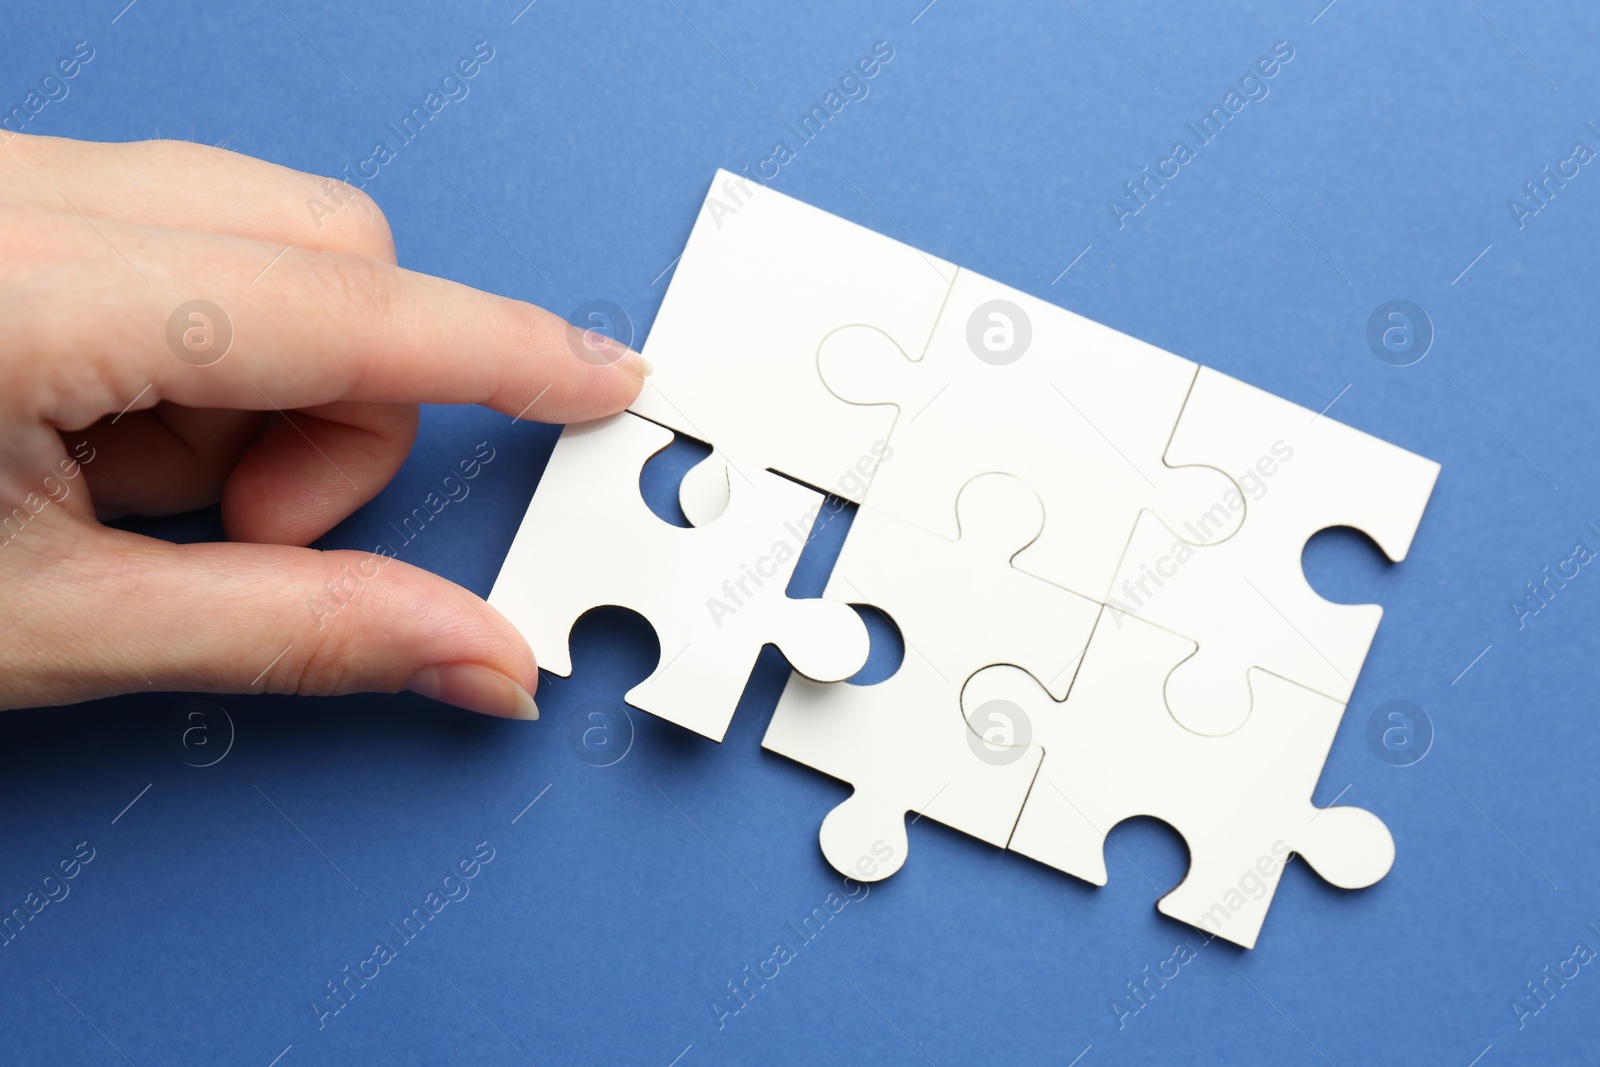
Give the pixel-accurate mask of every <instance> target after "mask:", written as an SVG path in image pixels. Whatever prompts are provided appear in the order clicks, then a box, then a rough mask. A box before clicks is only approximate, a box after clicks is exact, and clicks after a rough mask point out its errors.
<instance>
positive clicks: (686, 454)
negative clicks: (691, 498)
mask: <svg viewBox="0 0 1600 1067" xmlns="http://www.w3.org/2000/svg"><path fill="white" fill-rule="evenodd" d="M709 455H711V446H710V445H708V444H705V443H704V442H702V441H696V440H695V439H694V438H693V437H689V436H688V435H686V434H681V433H679V434H673V435H672V444H670V445H668V446H667V447H666V448H664V449H662V450H661V451H660V452H657V453H656V454H655V455H653V456H651V457H650V458H649V459H647V460H645V463H644V467H643V468H641V469H640V471H639V495H640V496H642V497H643V498H644V502H645V506H646V507H648V508H649V509H650V511H651V512H652V513H653V514H654V515H655V517H656V518H658V519H660V520H661V521H662V522H665V523H670V524H672V525H673V526H679V527H682V528H684V529H688V528H689V527H690V526H692V525H693V524H692V523H691V522H690V521H689V519H688V517H687V516H685V515H684V513H683V505H682V504H680V503H679V502H678V487H679V486H680V485H681V484H683V476H684V473H685V472H686V471H688V469H689V468H690V467H693V466H694V465H695V464H697V463H699V462H700V461H701V460H703V459H705V458H706V457H707V456H709Z"/></svg>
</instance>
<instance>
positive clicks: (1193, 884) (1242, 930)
mask: <svg viewBox="0 0 1600 1067" xmlns="http://www.w3.org/2000/svg"><path fill="white" fill-rule="evenodd" d="M1193 650H1194V644H1193V643H1192V642H1190V641H1188V640H1186V639H1185V638H1183V637H1180V636H1178V635H1177V634H1173V633H1170V632H1168V631H1166V630H1163V629H1161V628H1159V627H1156V626H1152V625H1150V624H1149V623H1145V622H1141V621H1140V620H1138V619H1134V618H1130V617H1125V616H1124V617H1118V616H1116V615H1114V614H1113V613H1112V612H1111V611H1109V610H1108V611H1106V612H1105V613H1104V614H1103V615H1102V616H1101V618H1100V623H1099V625H1098V626H1097V627H1096V628H1095V632H1094V636H1093V638H1091V640H1090V642H1089V651H1088V652H1087V653H1086V654H1085V656H1084V660H1083V665H1082V666H1081V667H1080V668H1079V670H1078V674H1077V677H1076V679H1075V680H1074V682H1073V685H1072V692H1071V694H1070V695H1069V696H1068V697H1067V699H1066V701H1065V702H1063V703H1057V702H1056V701H1055V700H1054V699H1052V697H1051V696H1050V694H1049V693H1047V692H1045V690H1044V689H1042V688H1041V687H1040V686H1039V684H1038V682H1037V681H1035V680H1034V679H1033V678H1032V677H1030V676H1029V675H1028V674H1026V673H1024V672H1022V671H1020V670H1018V669H1017V668H1015V667H1004V666H1001V667H991V668H988V669H986V670H983V671H980V672H978V673H977V674H975V675H973V676H972V678H971V680H970V681H969V682H968V684H967V686H966V690H965V692H964V693H963V694H962V706H963V709H964V710H965V712H966V714H967V715H968V716H969V717H971V718H972V719H982V718H987V717H991V716H993V715H994V714H996V713H995V711H994V708H995V706H996V705H999V706H1002V707H1004V708H1006V709H1007V711H1006V712H1005V713H1006V714H1009V715H1012V716H1014V717H1018V718H1020V719H1021V720H1023V721H1027V722H1030V723H1031V725H1032V730H1033V737H1034V743H1035V744H1038V745H1041V746H1042V747H1043V748H1044V758H1043V760H1042V761H1041V763H1040V766H1039V774H1038V777H1037V778H1036V779H1035V781H1034V783H1033V788H1032V790H1031V791H1030V792H1029V794H1028V798H1027V802H1026V804H1024V806H1023V808H1022V815H1021V818H1020V819H1019V820H1018V822H1017V825H1016V830H1015V832H1014V833H1013V834H1012V836H1011V842H1010V848H1011V849H1012V851H1014V852H1020V853H1022V854H1023V855H1026V856H1031V857H1032V858H1034V859H1036V860H1038V861H1040V862H1041V863H1046V864H1048V865H1050V866H1052V867H1055V868H1056V869H1058V870H1062V871H1065V872H1067V873H1068V874H1072V875H1075V876H1077V877H1079V878H1082V879H1084V880H1085V881H1088V882H1092V883H1094V884H1095V885H1105V884H1106V863H1105V847H1106V835H1107V834H1108V833H1110V832H1111V829H1112V828H1113V827H1114V826H1116V825H1117V824H1118V823H1120V822H1122V821H1123V820H1124V819H1129V818H1132V817H1134V816H1137V815H1149V816H1154V817H1155V818H1157V819H1160V820H1161V821H1163V822H1165V823H1167V824H1168V825H1169V826H1171V827H1173V828H1174V829H1175V830H1177V831H1178V833H1179V834H1180V835H1182V837H1183V839H1184V841H1185V843H1186V844H1187V845H1188V846H1189V871H1188V874H1187V875H1186V876H1185V877H1184V879H1183V882H1182V883H1180V884H1179V886H1178V887H1177V888H1176V889H1174V890H1172V892H1170V893H1168V894H1167V895H1166V896H1165V897H1163V898H1162V899H1161V901H1160V903H1159V904H1158V907H1159V909H1160V910H1161V912H1162V913H1163V914H1165V915H1170V916H1171V917H1172V918H1174V919H1178V920H1180V921H1182V922H1186V923H1188V924H1189V925H1191V926H1196V927H1199V928H1200V929H1202V930H1205V931H1207V932H1208V933H1211V934H1213V935H1215V936H1218V937H1222V938H1225V939H1227V940H1229V941H1232V942H1234V943H1235V944H1239V945H1243V946H1244V947H1246V948H1253V947H1254V946H1255V943H1256V937H1257V936H1258V935H1259V933H1260V931H1261V924H1262V922H1263V921H1264V920H1265V919H1266V915H1267V909H1268V908H1269V907H1270V906H1271V904H1272V897H1273V894H1274V893H1276V891H1277V887H1278V882H1279V880H1280V878H1281V877H1282V873H1283V866H1284V864H1285V863H1286V862H1287V861H1288V859H1289V857H1290V854H1291V853H1293V854H1295V855H1299V856H1301V857H1302V858H1303V859H1305V860H1306V862H1307V863H1309V864H1310V865H1311V867H1312V868H1313V869H1314V870H1316V872H1317V873H1318V874H1320V875H1321V876H1322V877H1323V878H1324V879H1326V880H1327V881H1329V882H1331V883H1333V884H1334V885H1337V886H1340V887H1342V888H1345V889H1357V888H1361V887H1364V886H1369V885H1372V884H1373V883H1374V882H1376V881H1378V880H1379V879H1380V878H1382V877H1383V876H1384V875H1385V874H1387V873H1388V871H1389V867H1390V865H1391V864H1392V863H1393V862H1394V840H1393V838H1391V837H1390V836H1389V831H1388V828H1387V827H1385V826H1384V825H1383V823H1382V822H1381V821H1379V819H1378V818H1377V816H1375V815H1373V814H1371V813H1370V812H1368V811H1365V810H1363V809H1361V808H1352V807H1332V808H1317V807H1315V806H1313V805H1312V803H1311V793H1312V790H1313V789H1315V788H1316V784H1317V779H1318V778H1319V777H1320V776H1321V774H1322V766H1323V763H1324V762H1325V761H1326V760H1327V758H1328V750H1329V748H1330V747H1331V746H1332V744H1333V736H1334V733H1335V731H1337V730H1338V728H1339V720H1340V718H1341V717H1342V716H1343V714H1344V705H1342V704H1341V703H1339V702H1338V701H1335V700H1330V699H1328V698H1327V697H1325V696H1322V695H1321V694H1318V693H1314V692H1312V691H1311V690H1309V689H1307V688H1305V687H1304V686H1299V685H1295V684H1294V683H1292V682H1288V681H1285V680H1284V679H1282V678H1279V677H1276V676H1274V675H1271V674H1268V673H1267V672H1265V671H1261V670H1252V671H1251V672H1250V677H1249V684H1250V689H1251V692H1252V694H1253V696H1254V701H1255V704H1254V709H1253V711H1252V712H1251V714H1250V718H1249V720H1248V721H1247V722H1246V723H1245V724H1244V725H1243V726H1241V727H1240V728H1239V729H1238V730H1237V731H1235V732H1234V733H1232V734H1229V735H1228V736H1226V737H1204V736H1201V735H1200V734H1196V733H1194V732H1193V731H1190V730H1186V729H1184V728H1183V727H1182V726H1180V725H1178V724H1177V723H1176V722H1174V721H1173V719H1172V717H1171V716H1170V715H1169V714H1168V713H1167V706H1166V699H1165V697H1164V695H1163V693H1162V689H1163V683H1164V681H1165V679H1166V677H1167V674H1168V672H1170V671H1171V670H1172V668H1173V667H1174V666H1175V665H1176V664H1178V663H1179V662H1181V661H1182V660H1183V659H1184V658H1185V657H1187V656H1188V655H1190V654H1191V653H1192V652H1193Z"/></svg>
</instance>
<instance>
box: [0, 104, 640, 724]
mask: <svg viewBox="0 0 1600 1067" xmlns="http://www.w3.org/2000/svg"><path fill="white" fill-rule="evenodd" d="M308 201H315V202H318V203H319V204H321V205H323V210H320V211H316V212H313V211H311V210H309V209H308ZM329 205H332V206H331V207H329ZM575 339H576V333H575V331H573V329H572V328H571V327H570V326H568V325H567V324H566V323H565V322H563V321H562V320H561V319H559V318H557V317H556V316H554V315H551V314H549V313H548V312H545V311H542V310H540V309H539V308H536V307H533V306H532V305H529V304H524V303H521V302H519V301H515V300H508V299H505V298H502V297H498V296H491V295H489V294H487V293H482V292H479V291H477V290H475V289H469V288H467V287H466V286H463V285H457V284H455V283H453V282H448V281H442V280H440V279H437V278H432V277H428V276H426V275H422V274H413V273H411V272H410V271H406V270H402V269H401V268H399V267H398V266H396V265H395V254H394V244H393V241H392V239H391V238H390V234H389V227H388V224H387V223H386V222H385V220H384V217H383V215H382V213H381V212H380V211H379V210H378V208H377V206H376V205H375V204H374V203H373V202H372V201H371V200H370V199H369V198H367V197H366V196H365V195H364V194H362V193H360V192H358V191H357V190H355V189H354V188H352V187H350V186H348V185H345V184H342V183H338V182H332V181H330V180H328V179H325V178H318V177H314V176H311V175H307V174H301V173H299V172H297V171H292V170H288V169H285V168H283V167H278V166H275V165H273V164H270V163H263V162H261V161H259V160H255V159H251V158H248V157H245V156H240V155H235V154H234V153H231V152H226V151H221V150H219V149H214V148H207V147H204V146H200V145H193V144H186V143H174V142H159V141H157V142H144V143H135V144H123V145H107V144H90V143H84V142H75V141H68V140H61V139H57V138H48V137H28V136H20V135H8V139H7V140H6V141H4V142H3V143H0V590H3V596H4V608H5V610H4V614H3V615H0V626H3V630H0V708H15V707H32V706H36V705H46V704H65V703H69V702H73V701H79V700H87V699H91V698H94V697H103V696H108V695H111V694H114V693H123V692H129V691H133V690H140V689H157V690H196V691H206V692H231V693H249V692H263V691H265V692H273V693H303V694H333V693H349V692H356V691H363V690H366V691H377V692H396V691H399V690H401V689H406V688H409V689H411V690H413V691H416V692H420V693H422V694H424V695H426V696H430V697H433V698H436V699H439V700H443V701H446V702H448V703H451V704H456V705H459V706H461V707H465V708H470V709H472V710H475V711H481V712H486V713H489V714H492V715H504V716H513V717H520V718H533V717H536V716H537V714H538V712H537V709H536V707H535V705H534V703H533V699H532V695H531V694H532V692H533V689H534V687H535V686H536V685H537V683H538V676H537V672H536V671H535V667H534V661H533V655H532V653H531V652H530V651H529V649H528V645H527V643H526V642H525V641H524V640H523V639H522V638H521V636H519V635H518V634H517V632H516V631H515V630H514V629H513V628H512V627H511V625H510V624H509V623H507V622H506V620H505V619H504V618H502V617H501V616H500V615H499V614H498V613H497V612H495V611H494V610H493V609H492V608H490V607H489V606H488V605H487V604H485V603H484V602H483V601H482V600H480V599H479V598H478V597H476V596H473V595H472V594H471V593H469V592H467V591H466V590H464V589H461V588H460V587H458V586H456V585H454V584H452V583H451V582H448V581H446V580H445V579H443V578H440V577H438V576H436V575H433V574H430V573H428V572H426V571H423V570H420V569H418V568H416V567H413V566H411V565H409V564H406V563H403V562H400V561H398V560H393V559H381V558H375V557H372V556H370V555H369V554H368V553H361V552H317V551H313V550H310V549H308V548H306V547H305V546H306V545H308V544H309V543H310V542H311V541H313V540H315V539H316V538H317V537H319V536H321V535H322V534H324V533H326V532H327V531H328V530H329V529H331V528H332V527H333V526H334V525H335V524H336V523H338V522H339V521H340V520H342V519H344V518H345V517H346V516H348V515H349V514H350V513H351V512H353V511H354V510H355V509H356V508H359V507H360V506H361V505H362V504H365V503H366V502H367V501H368V500H371V499H372V498H373V497H374V496H375V495H376V494H377V493H378V491H379V490H380V489H382V488H383V486H384V485H385V484H386V483H387V482H388V481H389V479H390V478H391V477H392V476H393V475H394V473H395V472H396V471H397V470H398V469H399V468H400V465H401V463H402V462H403V461H404V460H405V457H406V453H407V452H408V451H409V450H410V447H411V443H412V441H413V439H414V438H415V435H416V429H417V405H418V403H420V402H429V403H446V404H485V405H488V406H489V407H491V408H494V409H495V410H496V411H499V412H502V413H504V414H506V415H511V416H517V417H521V418H528V419H537V420H539V421H543V422H576V421H581V420H584V419H592V418H596V417H598V416H602V415H606V414H610V413H612V412H615V411H619V410H621V409H622V408H624V407H626V406H627V405H628V404H629V403H630V402H632V400H633V398H634V397H635V395H637V393H638V391H639V387H640V383H641V380H642V376H643V375H644V374H646V373H648V367H647V365H646V364H645V363H644V362H643V361H642V360H641V359H639V357H638V356H636V355H635V354H634V353H632V352H629V351H627V350H626V349H623V348H620V347H615V348H612V349H610V350H609V351H606V352H605V353H603V354H602V355H601V356H600V358H595V349H594V347H593V339H592V338H585V342H587V343H588V347H586V348H584V349H583V351H584V353H585V357H586V358H582V359H580V358H578V357H577V356H576V355H575V354H574V353H575V352H578V351H579V350H580V348H579V346H578V345H576V344H575V343H574V342H575ZM218 500H220V501H221V502H222V518H223V523H224V526H225V528H226V530H227V534H228V537H229V538H230V539H231V542H232V543H227V544H196V545H174V544H169V543H167V542H164V541H158V540H152V539H150V538H147V537H141V536H138V535H135V534H132V533H127V532H124V531H121V530H115V529H111V528H108V527H106V526H102V525H101V524H100V523H99V522H98V521H97V520H96V514H97V513H98V514H100V515H102V516H107V515H116V514H130V513H131V514H138V515H163V514H171V513H174V512H180V511H186V510H188V509H191V508H196V507H200V506H202V505H206V504H210V503H212V502H215V501H218ZM380 564H381V565H380ZM352 575H355V576H357V577H355V578H352ZM330 582H331V583H334V586H333V587H334V588H338V589H341V590H343V591H344V593H345V594H347V595H348V599H341V600H340V604H341V606H340V610H338V611H337V612H321V613H318V612H314V611H311V610H308V607H307V605H308V604H311V603H317V602H320V601H322V600H325V599H326V598H327V596H328V593H327V590H328V588H329V586H328V585H327V584H326V583H330Z"/></svg>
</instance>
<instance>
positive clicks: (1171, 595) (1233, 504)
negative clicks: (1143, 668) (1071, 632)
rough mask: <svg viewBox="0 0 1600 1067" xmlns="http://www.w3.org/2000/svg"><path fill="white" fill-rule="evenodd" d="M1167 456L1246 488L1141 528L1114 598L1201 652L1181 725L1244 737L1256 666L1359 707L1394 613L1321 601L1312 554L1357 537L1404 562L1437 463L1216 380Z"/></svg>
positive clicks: (1177, 691)
mask: <svg viewBox="0 0 1600 1067" xmlns="http://www.w3.org/2000/svg"><path fill="white" fill-rule="evenodd" d="M1166 458H1167V462H1168V463H1173V464H1189V463H1203V464H1209V465H1212V466H1215V467H1219V468H1221V469H1222V470H1223V471H1226V472H1227V473H1228V474H1229V475H1230V476H1232V478H1233V479H1234V481H1235V482H1236V483H1237V484H1238V487H1239V488H1238V489H1235V490H1233V491H1232V495H1225V496H1223V497H1219V498H1217V499H1216V500H1215V501H1213V502H1212V505H1211V507H1210V508H1209V509H1207V510H1206V511H1205V512H1203V513H1196V514H1195V516H1194V518H1193V519H1191V520H1190V521H1189V522H1188V523H1186V524H1185V525H1183V526H1180V527H1177V528H1173V527H1171V526H1169V525H1167V524H1165V523H1163V522H1162V521H1161V520H1160V519H1158V518H1156V517H1155V516H1153V515H1149V514H1146V515H1143V516H1141V517H1140V521H1139V525H1138V527H1137V529H1136V530H1135V531H1134V534H1133V537H1132V538H1131V539H1130V540H1129V542H1128V547H1127V551H1126V553H1125V554H1124V555H1123V559H1122V566H1121V567H1120V569H1119V570H1118V573H1117V578H1116V582H1115V583H1114V585H1113V588H1112V590H1111V595H1110V598H1109V600H1108V603H1109V605H1110V609H1111V610H1115V611H1119V612H1125V613H1131V614H1134V615H1137V616H1138V617H1139V618H1141V619H1144V620H1146V621H1148V622H1152V623H1155V624H1156V625H1158V626H1162V627H1165V628H1167V629H1169V630H1173V631H1175V632H1177V633H1180V634H1183V635H1184V636H1185V637H1188V638H1191V639H1192V640H1194V641H1195V642H1196V643H1197V644H1198V645H1199V646H1200V648H1199V652H1198V653H1197V654H1196V655H1195V656H1194V657H1193V658H1192V659H1189V660H1186V661H1185V662H1184V663H1183V664H1182V665H1181V666H1179V667H1178V668H1177V669H1176V670H1175V671H1173V673H1172V677H1171V678H1170V679H1169V680H1168V682H1167V701H1168V703H1169V705H1170V707H1171V710H1172V714H1173V717H1174V718H1176V719H1177V720H1178V721H1179V722H1180V723H1182V724H1183V725H1184V726H1186V727H1188V728H1189V729H1191V730H1194V731H1196V732H1197V733H1202V734H1208V735H1213V736H1215V735H1220V734H1225V733H1228V732H1230V731H1232V730H1236V729H1238V728H1239V726H1240V725H1241V724H1242V723H1244V721H1245V720H1246V719H1247V718H1248V717H1249V714H1250V690H1249V687H1248V685H1247V684H1246V678H1245V676H1246V673H1247V672H1248V671H1249V670H1250V669H1251V668H1252V667H1260V668H1261V669H1263V670H1266V671H1270V672H1272V673H1274V674H1277V675H1279V676H1281V677H1283V678H1287V679H1289V680H1290V681H1293V682H1297V683H1299V684H1300V685H1304V686H1306V687H1308V688H1310V689H1314V690H1316V691H1317V692H1319V693H1322V694H1324V695H1326V696H1328V697H1331V698H1333V699H1334V700H1336V701H1338V702H1339V703H1341V704H1342V703H1345V702H1347V701H1348V700H1349V699H1350V694H1351V691H1352V689H1353V688H1354V686H1355V681H1356V676H1357V675H1358V674H1359V673H1360V672H1361V666H1362V664H1363V663H1365V662H1366V658H1367V650H1368V649H1369V648H1370V647H1371V645H1372V639H1373V636H1374V635H1375V634H1376V633H1377V629H1378V620H1379V619H1381V618H1382V617H1383V609H1382V608H1381V607H1379V606H1378V605H1376V604H1354V605H1351V604H1336V603H1333V602H1332V601H1328V600H1324V599H1323V598H1322V597H1320V596H1318V595H1317V593H1316V591H1315V590H1313V589H1312V588H1311V585H1310V584H1309V583H1308V582H1307V581H1306V578H1305V573H1304V571H1303V570H1302V569H1301V565H1300V559H1301V554H1302V552H1303V550H1304V548H1305V544H1306V542H1307V541H1308V540H1309V539H1310V538H1311V536H1312V535H1313V534H1315V533H1316V532H1317V531H1319V530H1323V529H1327V528H1328V527H1330V526H1351V527H1354V528H1356V529H1358V530H1362V531H1364V532H1365V533H1366V534H1367V535H1368V536H1370V537H1371V538H1372V539H1373V540H1374V541H1376V542H1377V543H1378V546H1379V547H1380V548H1382V549H1383V551H1384V553H1385V554H1386V555H1387V556H1388V557H1389V558H1390V559H1391V560H1396V561H1398V560H1401V559H1404V558H1405V555H1406V552H1407V551H1408V550H1409V548H1410V546H1411V539H1412V537H1413V535H1414V534H1415V533H1416V530H1417V525H1418V524H1419V523H1420V522H1421V520H1422V510H1423V508H1424V507H1425V506H1426V505H1427V503H1428V497H1429V495H1430V494H1431V493H1432V491H1433V483H1434V481H1435V479H1437V477H1438V475H1439V465H1438V464H1437V463H1435V462H1433V461H1432V460H1429V459H1424V458H1422V457H1421V456H1418V455H1415V454H1414V453H1411V452H1407V451H1406V450H1405V449H1403V448H1399V447H1397V446H1395V445H1391V444H1389V443H1388V442H1386V441H1380V440H1379V439H1377V438H1376V437H1372V436H1369V435H1367V434H1364V433H1362V432H1361V431H1359V430H1355V429H1352V428H1351V427H1349V426H1346V425H1343V424H1342V423H1339V422H1336V421H1335V420H1333V419H1330V418H1328V417H1327V416H1325V415H1323V416H1319V415H1318V414H1317V413H1316V412H1313V411H1308V410H1306V409H1305V408H1303V407H1300V406H1299V405H1298V404H1293V403H1290V402H1289V401H1287V400H1283V399H1281V398H1279V397H1276V396H1273V395H1272V394H1270V393H1266V392H1263V391H1262V390H1260V389H1257V388H1255V387H1254V386H1250V385H1246V384H1245V383H1243V382H1241V381H1238V380H1237V379H1234V378H1230V377H1228V376H1227V375H1225V374H1221V373H1219V372H1217V371H1214V370H1211V369H1209V368H1201V370H1200V373H1199V375H1198V377H1196V379H1195V383H1194V389H1193V391H1192V392H1191V393H1190V395H1189V402H1188V404H1186V405H1185V406H1184V409H1183V415H1182V417H1181V418H1180V419H1179V420H1178V427H1177V431H1176V432H1175V433H1174V434H1173V437H1172V443H1171V444H1170V445H1169V446H1168V447H1167V456H1166ZM1240 513H1242V514H1243V515H1244V524H1243V527H1242V528H1241V529H1240V531H1239V532H1238V533H1237V534H1234V535H1233V536H1231V537H1228V538H1227V539H1226V540H1220V539H1219V538H1218V536H1217V533H1218V531H1220V530H1225V529H1226V528H1227V526H1228V524H1229V523H1230V522H1234V521H1236V519H1237V516H1238V515H1239V514H1240ZM1185 541H1188V542H1198V543H1201V544H1202V545H1203V547H1198V548H1196V547H1193V546H1192V545H1190V544H1186V543H1185Z"/></svg>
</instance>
